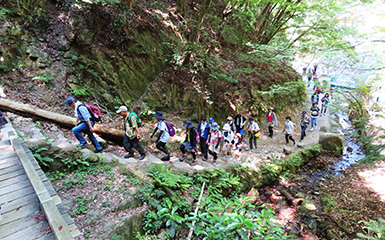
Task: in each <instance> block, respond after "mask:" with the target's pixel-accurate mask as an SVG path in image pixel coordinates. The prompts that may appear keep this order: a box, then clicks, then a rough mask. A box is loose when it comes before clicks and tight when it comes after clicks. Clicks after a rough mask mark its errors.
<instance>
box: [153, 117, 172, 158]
mask: <svg viewBox="0 0 385 240" xmlns="http://www.w3.org/2000/svg"><path fill="white" fill-rule="evenodd" d="M152 116H154V117H155V118H156V121H157V123H156V128H155V129H154V132H153V133H152V134H151V136H150V138H152V137H153V136H154V134H155V133H156V131H158V130H159V136H158V138H157V139H156V141H155V142H156V148H158V149H159V150H160V151H162V152H164V153H165V154H166V155H165V156H164V157H162V158H161V159H160V160H162V161H168V160H170V152H169V151H168V150H167V148H166V143H167V141H168V140H169V139H170V134H169V132H168V128H167V126H166V123H165V122H164V120H165V118H164V117H163V113H162V112H160V111H156V112H155V113H154V114H153V115H152Z"/></svg>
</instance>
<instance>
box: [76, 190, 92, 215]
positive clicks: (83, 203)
mask: <svg viewBox="0 0 385 240" xmlns="http://www.w3.org/2000/svg"><path fill="white" fill-rule="evenodd" d="M89 202H90V199H88V198H84V196H83V195H78V196H77V197H76V199H75V203H76V210H75V211H74V213H75V214H77V215H80V214H86V213H87V205H88V203H89Z"/></svg>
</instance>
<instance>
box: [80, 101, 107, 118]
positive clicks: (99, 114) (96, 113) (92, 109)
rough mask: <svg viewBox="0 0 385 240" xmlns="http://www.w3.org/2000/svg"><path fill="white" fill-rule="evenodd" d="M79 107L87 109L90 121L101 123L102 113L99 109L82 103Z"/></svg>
mask: <svg viewBox="0 0 385 240" xmlns="http://www.w3.org/2000/svg"><path fill="white" fill-rule="evenodd" d="M80 106H85V107H86V108H87V109H88V112H89V113H90V115H91V121H94V122H101V121H102V112H101V111H100V109H99V108H97V107H95V106H94V105H90V104H84V103H83V104H81V105H79V107H80ZM79 107H78V108H79ZM78 111H79V110H78Z"/></svg>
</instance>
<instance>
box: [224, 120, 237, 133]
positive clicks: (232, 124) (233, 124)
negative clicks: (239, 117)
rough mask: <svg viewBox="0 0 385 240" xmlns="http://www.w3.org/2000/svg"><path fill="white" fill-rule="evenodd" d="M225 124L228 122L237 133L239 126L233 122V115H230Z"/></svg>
mask: <svg viewBox="0 0 385 240" xmlns="http://www.w3.org/2000/svg"><path fill="white" fill-rule="evenodd" d="M225 124H228V125H229V126H230V129H231V131H232V132H233V133H234V134H235V133H236V131H237V128H236V127H235V123H234V122H233V118H232V117H230V116H228V117H227V120H226V123H225ZM223 127H224V125H223Z"/></svg>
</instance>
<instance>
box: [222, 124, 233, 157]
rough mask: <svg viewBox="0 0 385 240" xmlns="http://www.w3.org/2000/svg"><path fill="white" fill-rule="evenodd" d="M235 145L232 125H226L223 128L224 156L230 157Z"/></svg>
mask: <svg viewBox="0 0 385 240" xmlns="http://www.w3.org/2000/svg"><path fill="white" fill-rule="evenodd" d="M233 143H234V131H233V130H232V129H231V127H230V125H229V124H228V123H226V124H225V125H224V126H223V147H222V152H223V154H225V155H230V153H231V148H232V145H233Z"/></svg>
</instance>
